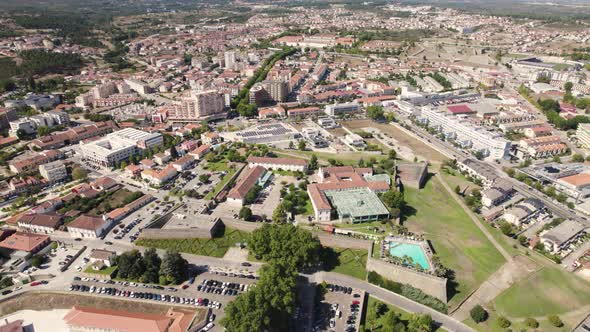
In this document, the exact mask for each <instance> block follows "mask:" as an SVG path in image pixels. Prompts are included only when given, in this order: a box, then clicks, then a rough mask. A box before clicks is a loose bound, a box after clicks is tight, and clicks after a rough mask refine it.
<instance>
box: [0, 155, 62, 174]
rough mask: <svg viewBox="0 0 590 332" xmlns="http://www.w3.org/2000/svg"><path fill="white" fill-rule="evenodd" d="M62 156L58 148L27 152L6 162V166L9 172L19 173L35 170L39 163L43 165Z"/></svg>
mask: <svg viewBox="0 0 590 332" xmlns="http://www.w3.org/2000/svg"><path fill="white" fill-rule="evenodd" d="M63 157H64V154H63V152H61V151H59V150H47V151H42V152H38V153H32V154H27V155H25V156H21V157H20V158H18V159H13V160H11V161H9V162H8V168H9V169H10V171H11V172H13V173H17V174H21V173H29V172H35V171H37V169H38V167H39V165H43V164H46V163H49V162H52V161H55V160H58V159H61V158H63Z"/></svg>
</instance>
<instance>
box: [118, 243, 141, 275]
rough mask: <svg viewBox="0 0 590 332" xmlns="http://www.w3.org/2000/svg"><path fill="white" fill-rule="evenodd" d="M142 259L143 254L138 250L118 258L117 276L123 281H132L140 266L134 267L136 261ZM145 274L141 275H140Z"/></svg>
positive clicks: (125, 253)
mask: <svg viewBox="0 0 590 332" xmlns="http://www.w3.org/2000/svg"><path fill="white" fill-rule="evenodd" d="M140 259H141V253H139V251H138V250H131V251H127V252H124V253H122V254H121V255H119V256H117V259H116V261H117V276H118V277H119V278H121V279H128V278H129V279H131V278H132V275H134V274H136V273H137V268H138V267H139V266H135V267H134V266H133V265H134V264H135V262H136V261H138V260H140ZM141 274H143V271H142V273H140V274H139V275H141Z"/></svg>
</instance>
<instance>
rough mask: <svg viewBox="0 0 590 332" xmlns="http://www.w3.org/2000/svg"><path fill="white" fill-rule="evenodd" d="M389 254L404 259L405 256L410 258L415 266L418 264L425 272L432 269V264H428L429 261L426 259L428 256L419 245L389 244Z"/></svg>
mask: <svg viewBox="0 0 590 332" xmlns="http://www.w3.org/2000/svg"><path fill="white" fill-rule="evenodd" d="M389 254H390V255H391V256H395V257H399V258H402V257H404V256H408V257H411V258H412V262H413V263H414V264H416V263H418V264H420V266H421V267H422V269H424V270H428V269H429V268H430V264H428V259H427V258H426V254H425V253H424V250H422V247H420V245H417V244H410V243H399V242H393V241H392V242H389Z"/></svg>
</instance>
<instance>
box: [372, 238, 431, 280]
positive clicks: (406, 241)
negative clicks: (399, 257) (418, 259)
mask: <svg viewBox="0 0 590 332" xmlns="http://www.w3.org/2000/svg"><path fill="white" fill-rule="evenodd" d="M391 242H395V243H398V244H409V245H417V246H419V247H420V249H421V250H422V253H423V254H424V258H425V259H426V262H427V264H428V268H427V269H424V270H425V271H428V272H432V271H433V270H434V267H433V264H432V260H431V259H430V258H431V257H432V251H431V250H430V247H429V246H428V243H427V242H426V241H425V240H414V239H409V238H405V237H397V236H387V237H385V239H383V242H382V243H381V258H382V259H383V258H384V251H385V248H386V247H387V250H389V243H391Z"/></svg>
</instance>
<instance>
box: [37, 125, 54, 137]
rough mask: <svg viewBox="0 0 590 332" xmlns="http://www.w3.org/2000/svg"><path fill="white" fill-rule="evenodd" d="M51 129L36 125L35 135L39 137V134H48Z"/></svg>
mask: <svg viewBox="0 0 590 332" xmlns="http://www.w3.org/2000/svg"><path fill="white" fill-rule="evenodd" d="M50 132H51V131H50V130H49V127H47V126H39V127H37V136H39V137H41V136H45V135H47V134H49V133H50Z"/></svg>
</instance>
